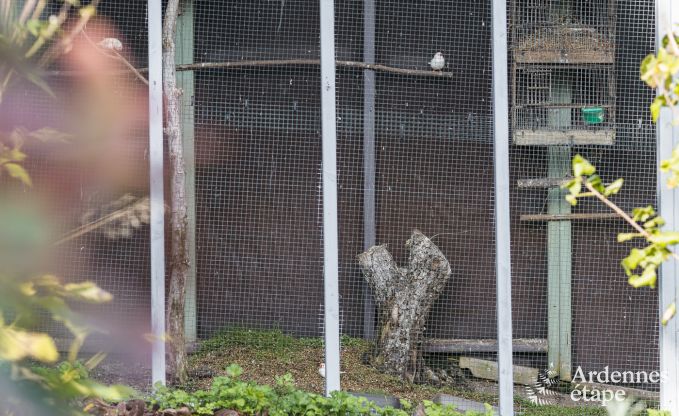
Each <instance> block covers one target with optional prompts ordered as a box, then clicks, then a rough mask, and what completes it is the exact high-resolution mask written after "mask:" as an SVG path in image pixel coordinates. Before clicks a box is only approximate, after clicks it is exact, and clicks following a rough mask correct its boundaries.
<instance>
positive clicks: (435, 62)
mask: <svg viewBox="0 0 679 416" xmlns="http://www.w3.org/2000/svg"><path fill="white" fill-rule="evenodd" d="M429 65H430V66H431V69H433V70H434V71H440V70H442V69H443V67H444V66H445V65H446V60H445V58H444V57H443V54H442V53H441V52H436V54H435V55H434V57H433V58H431V61H429Z"/></svg>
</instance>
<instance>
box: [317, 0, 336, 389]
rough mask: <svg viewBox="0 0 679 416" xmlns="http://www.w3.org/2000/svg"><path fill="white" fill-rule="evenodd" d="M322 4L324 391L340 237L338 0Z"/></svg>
mask: <svg viewBox="0 0 679 416" xmlns="http://www.w3.org/2000/svg"><path fill="white" fill-rule="evenodd" d="M320 7H321V19H320V20H321V21H320V24H321V123H322V134H323V165H322V176H323V266H324V293H325V297H324V313H325V317H324V318H325V393H326V394H328V395H329V394H330V393H331V392H333V391H337V390H339V389H340V360H339V353H340V336H339V284H338V279H339V249H338V237H337V234H338V232H337V126H336V120H337V114H336V108H335V2H334V0H320Z"/></svg>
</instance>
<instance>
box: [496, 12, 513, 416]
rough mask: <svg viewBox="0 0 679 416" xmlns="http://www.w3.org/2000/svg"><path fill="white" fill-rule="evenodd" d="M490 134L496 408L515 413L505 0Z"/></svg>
mask: <svg viewBox="0 0 679 416" xmlns="http://www.w3.org/2000/svg"><path fill="white" fill-rule="evenodd" d="M492 13H493V19H492V28H493V135H494V142H495V144H494V166H495V261H496V269H495V273H496V278H497V287H496V296H497V340H498V377H499V383H500V386H499V387H500V403H499V410H500V415H501V416H512V415H513V414H514V383H513V380H512V274H511V260H510V236H509V232H510V225H509V87H508V81H509V80H508V74H507V1H506V0H493V3H492Z"/></svg>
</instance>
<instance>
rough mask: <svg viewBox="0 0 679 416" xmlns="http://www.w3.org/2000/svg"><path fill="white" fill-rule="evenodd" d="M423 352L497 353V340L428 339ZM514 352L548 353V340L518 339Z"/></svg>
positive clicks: (513, 345) (515, 340)
mask: <svg viewBox="0 0 679 416" xmlns="http://www.w3.org/2000/svg"><path fill="white" fill-rule="evenodd" d="M422 350H423V351H424V352H428V353H451V354H461V353H470V352H497V350H498V346H497V339H428V340H425V341H424V345H423V346H422ZM512 351H513V352H531V353H545V352H547V340H546V339H542V338H517V339H514V340H512Z"/></svg>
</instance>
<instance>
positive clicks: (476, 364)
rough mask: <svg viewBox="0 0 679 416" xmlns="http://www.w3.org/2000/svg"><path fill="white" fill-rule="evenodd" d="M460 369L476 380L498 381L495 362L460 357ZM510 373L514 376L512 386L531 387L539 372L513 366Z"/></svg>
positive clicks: (535, 369)
mask: <svg viewBox="0 0 679 416" xmlns="http://www.w3.org/2000/svg"><path fill="white" fill-rule="evenodd" d="M460 368H464V369H467V370H469V371H471V373H472V375H474V377H476V378H482V379H484V380H494V381H497V379H498V371H497V363H496V362H495V361H488V360H481V359H479V358H472V357H460ZM512 373H513V375H514V384H522V385H524V386H533V385H535V383H536V382H537V380H538V374H539V373H540V371H539V370H538V369H537V368H531V367H522V366H519V365H514V366H512Z"/></svg>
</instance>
